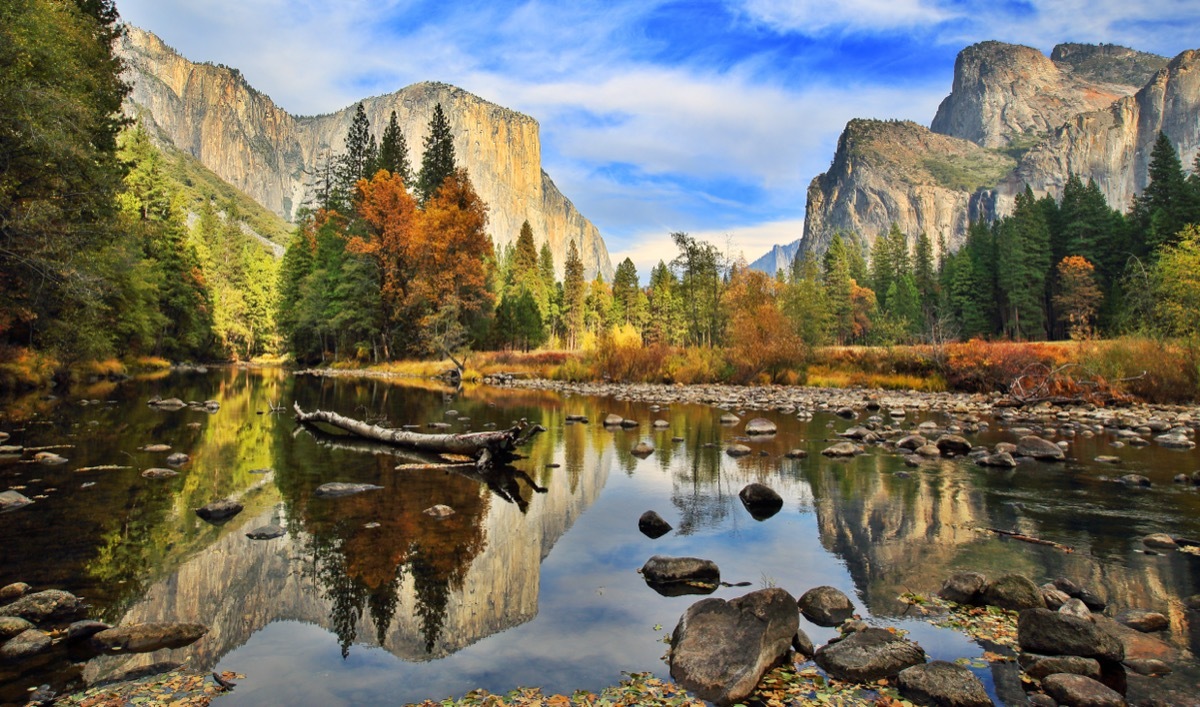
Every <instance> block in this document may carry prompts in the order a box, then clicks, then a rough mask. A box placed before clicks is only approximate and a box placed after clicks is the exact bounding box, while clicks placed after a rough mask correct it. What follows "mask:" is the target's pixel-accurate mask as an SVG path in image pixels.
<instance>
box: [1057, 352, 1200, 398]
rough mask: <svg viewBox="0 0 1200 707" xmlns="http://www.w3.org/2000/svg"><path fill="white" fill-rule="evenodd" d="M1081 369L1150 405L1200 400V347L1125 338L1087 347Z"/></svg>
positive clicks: (1081, 356)
mask: <svg viewBox="0 0 1200 707" xmlns="http://www.w3.org/2000/svg"><path fill="white" fill-rule="evenodd" d="M1079 363H1080V367H1081V368H1082V369H1083V370H1085V371H1087V372H1088V373H1089V374H1091V375H1092V376H1094V377H1096V378H1097V379H1099V380H1103V381H1105V383H1106V384H1107V385H1109V386H1111V387H1112V388H1113V389H1115V390H1117V391H1119V392H1122V393H1125V394H1128V395H1132V396H1134V397H1137V398H1139V399H1141V400H1144V401H1146V402H1150V403H1178V402H1189V401H1194V400H1196V399H1197V397H1198V396H1200V346H1197V342H1196V341H1195V340H1186V341H1183V342H1180V343H1167V342H1162V341H1155V340H1154V339H1149V338H1145V337H1125V338H1121V339H1115V340H1112V341H1104V342H1096V343H1092V344H1088V345H1087V346H1086V347H1084V348H1083V349H1082V350H1081V352H1080V356H1079Z"/></svg>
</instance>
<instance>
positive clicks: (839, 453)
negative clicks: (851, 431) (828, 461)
mask: <svg viewBox="0 0 1200 707" xmlns="http://www.w3.org/2000/svg"><path fill="white" fill-rule="evenodd" d="M862 453H863V449H862V447H860V446H858V445H857V444H854V443H853V442H838V443H837V444H835V445H833V446H832V447H827V448H825V449H822V450H821V454H823V455H825V456H827V457H844V458H845V457H853V456H855V455H858V454H862Z"/></svg>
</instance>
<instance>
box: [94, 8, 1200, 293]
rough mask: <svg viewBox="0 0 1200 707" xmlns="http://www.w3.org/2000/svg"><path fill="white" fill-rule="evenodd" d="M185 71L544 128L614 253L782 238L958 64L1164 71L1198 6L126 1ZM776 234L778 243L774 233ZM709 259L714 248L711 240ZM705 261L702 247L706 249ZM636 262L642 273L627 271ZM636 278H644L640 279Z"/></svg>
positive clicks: (1197, 26) (273, 92) (290, 104)
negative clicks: (1031, 53) (1017, 52)
mask: <svg viewBox="0 0 1200 707" xmlns="http://www.w3.org/2000/svg"><path fill="white" fill-rule="evenodd" d="M118 6H119V9H120V10H121V12H122V14H123V16H124V17H125V18H126V19H128V20H129V21H131V22H133V23H135V24H138V25H139V26H142V27H144V28H146V29H149V30H151V31H154V32H156V33H158V34H159V35H160V36H162V37H163V39H164V40H166V41H167V42H168V43H169V44H171V45H172V46H174V47H175V48H176V49H178V50H179V51H180V52H182V53H183V54H184V55H185V56H187V57H188V58H191V59H193V60H197V61H212V62H218V63H223V64H227V65H230V66H236V67H238V68H239V69H241V70H242V72H243V74H244V75H245V76H246V78H247V80H248V81H249V82H250V83H251V84H252V85H254V86H255V87H256V88H258V89H259V90H262V91H264V92H265V93H266V94H268V95H270V96H271V97H272V98H273V99H274V100H275V101H276V102H277V103H279V104H280V105H281V106H282V107H284V108H286V109H287V110H289V111H291V112H293V113H299V114H313V113H322V112H328V111H333V110H337V109H340V108H342V107H345V106H347V105H349V104H351V103H353V102H354V101H356V100H358V99H360V98H363V97H365V96H368V95H376V94H380V93H386V92H390V91H394V90H397V89H399V88H402V87H403V86H406V85H408V84H410V83H414V82H416V81H422V80H440V81H446V82H449V83H453V84H455V85H458V86H461V87H462V88H464V89H466V90H468V91H471V92H473V93H475V94H477V95H479V96H481V97H483V98H485V99H487V100H490V101H493V102H495V103H498V104H501V105H504V106H506V107H509V108H513V109H516V110H519V111H522V112H525V113H528V114H530V115H532V116H534V117H535V118H537V119H538V121H539V122H540V124H541V127H542V142H543V150H542V155H543V163H544V167H545V168H546V170H547V171H548V172H549V173H550V174H551V175H552V176H553V177H554V179H555V181H556V183H557V184H558V185H559V187H560V188H561V189H562V190H563V192H564V193H565V194H566V195H567V196H568V197H569V198H570V199H572V201H574V202H575V204H576V205H577V206H578V207H579V208H580V211H581V212H582V213H584V214H585V215H586V216H587V217H589V218H590V219H592V220H593V221H594V222H595V223H596V224H597V226H599V228H600V229H601V232H602V233H603V234H604V236H605V238H606V240H607V241H608V242H609V246H610V249H612V250H613V251H614V252H616V253H643V252H645V253H649V252H650V251H651V250H653V249H654V248H655V247H658V246H657V245H656V246H651V245H648V244H647V242H646V241H647V239H650V238H661V239H662V240H663V244H662V245H665V247H666V250H667V251H670V250H671V249H672V248H673V246H672V245H671V244H670V242H669V241H668V240H667V239H666V235H667V234H669V233H670V232H671V231H673V230H685V231H689V232H692V233H706V234H714V235H717V236H721V238H720V239H723V235H724V234H725V233H729V234H731V235H732V236H733V238H734V239H735V240H736V241H737V244H738V246H739V248H740V249H741V250H743V251H745V254H746V257H747V258H749V259H753V258H756V257H758V255H759V254H760V253H758V252H755V251H754V250H753V249H755V248H758V247H759V246H760V245H762V246H763V248H762V250H765V249H766V247H769V245H770V243H766V242H765V241H763V240H762V239H760V238H758V237H757V236H755V235H754V234H767V233H770V234H772V235H771V237H774V234H775V233H779V234H780V238H781V240H779V241H777V242H785V241H788V240H793V239H794V238H795V236H794V235H791V234H792V233H797V232H798V228H797V229H793V230H791V231H787V229H786V228H783V227H777V226H776V225H777V224H792V225H795V224H797V223H799V222H800V220H801V219H802V218H803V212H804V201H805V195H806V188H807V186H808V183H809V181H810V180H811V179H812V178H813V177H814V176H816V174H818V173H819V172H821V171H823V170H824V169H825V168H826V167H827V166H828V164H829V161H830V159H831V158H832V156H833V151H834V148H835V146H836V140H837V136H838V135H839V134H840V132H841V130H842V128H843V126H844V125H845V123H846V121H847V120H849V119H850V118H852V117H874V118H908V119H912V120H915V121H917V122H921V123H927V122H928V121H929V120H930V119H931V118H932V116H933V113H934V110H935V109H936V106H937V103H938V101H939V100H940V99H941V98H942V97H943V96H944V95H945V93H946V92H947V91H948V90H949V86H950V77H951V72H952V67H953V58H954V55H955V53H957V51H958V50H959V49H961V48H962V46H964V45H966V44H969V43H973V42H976V41H981V40H984V39H1000V40H1004V41H1010V42H1017V43H1023V44H1029V45H1032V46H1036V47H1038V48H1040V49H1043V50H1048V49H1049V48H1050V47H1051V46H1052V45H1053V44H1054V43H1056V42H1059V41H1084V42H1116V43H1125V44H1129V45H1132V46H1135V47H1136V48H1140V49H1145V50H1148V51H1155V52H1158V53H1163V54H1175V53H1177V52H1179V51H1181V50H1182V49H1185V48H1187V47H1186V46H1185V43H1188V42H1193V43H1194V42H1195V40H1194V38H1195V37H1197V36H1200V31H1198V30H1200V3H1196V2H1195V1H1194V0H1160V1H1159V2H1155V3H1131V2H1128V0H1086V1H1085V0H849V1H847V2H836V3H829V2H822V3H817V2H812V1H810V0H729V1H728V2H719V1H718V0H708V1H705V0H701V1H700V2H698V3H683V4H681V3H675V2H668V1H667V0H609V1H601V0H578V1H575V2H552V1H549V0H512V1H509V0H493V1H492V2H486V3H485V2H451V1H446V0H385V1H379V0H339V1H338V2H331V1H329V0H206V1H205V2H203V3H198V2H193V1H192V0H118ZM785 231H787V233H785ZM720 239H718V240H720ZM714 242H715V241H714ZM647 258H648V256H645V257H644V256H641V255H639V256H638V257H637V258H634V259H635V262H636V263H637V264H638V266H639V271H640V270H641V269H642V265H643V263H645V262H651V264H652V263H653V262H657V258H655V259H653V261H650V260H648V259H647ZM639 261H640V262H639Z"/></svg>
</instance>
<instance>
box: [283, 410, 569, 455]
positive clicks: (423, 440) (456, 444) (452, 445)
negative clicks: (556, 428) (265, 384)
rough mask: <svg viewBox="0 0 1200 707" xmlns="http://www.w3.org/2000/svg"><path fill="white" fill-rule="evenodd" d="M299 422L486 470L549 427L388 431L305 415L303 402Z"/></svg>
mask: <svg viewBox="0 0 1200 707" xmlns="http://www.w3.org/2000/svg"><path fill="white" fill-rule="evenodd" d="M293 407H294V409H295V410H296V420H297V421H299V422H301V423H303V424H310V425H311V424H314V423H317V422H323V423H325V424H327V425H331V426H333V427H336V428H338V429H340V430H344V431H346V432H349V433H350V434H353V435H355V436H357V437H360V438H362V439H367V440H371V441H373V442H382V443H384V444H390V445H395V446H397V447H403V448H405V449H413V450H416V451H419V452H431V453H434V454H461V455H465V456H468V457H471V458H472V459H474V460H475V465H476V466H477V467H479V468H484V467H487V466H490V465H492V464H507V463H508V462H510V461H512V460H514V459H517V458H518V456H519V455H518V454H517V453H516V450H517V447H520V446H522V445H524V444H525V443H527V442H528V441H529V440H530V439H532V438H533V436H534V435H536V434H537V433H538V432H544V431H545V429H546V428H544V427H542V426H541V425H536V424H529V423H527V422H525V421H524V420H522V421H521V422H520V423H518V424H517V425H515V426H513V427H512V428H510V429H507V430H492V431H488V432H466V433H463V434H423V433H421V432H410V431H409V430H402V429H389V428H386V427H380V426H378V425H372V424H369V423H367V422H363V421H361V420H356V419H354V418H352V417H346V416H344V415H339V414H337V413H336V412H329V411H326V410H313V411H312V412H305V411H304V410H302V409H301V408H300V403H294V404H293Z"/></svg>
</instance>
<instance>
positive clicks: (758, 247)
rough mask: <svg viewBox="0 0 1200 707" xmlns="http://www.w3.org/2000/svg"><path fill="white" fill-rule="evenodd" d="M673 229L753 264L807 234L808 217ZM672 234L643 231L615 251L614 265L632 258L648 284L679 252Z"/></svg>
mask: <svg viewBox="0 0 1200 707" xmlns="http://www.w3.org/2000/svg"><path fill="white" fill-rule="evenodd" d="M672 230H681V231H684V232H686V233H687V234H688V235H689V236H691V237H693V238H695V239H696V240H700V241H706V242H708V243H711V244H713V245H714V246H716V247H717V248H718V249H720V250H721V252H722V253H724V254H725V255H726V257H729V258H731V259H733V260H736V259H738V258H739V257H744V258H745V260H746V262H747V263H750V262H753V261H754V260H756V259H758V258H759V257H761V256H762V255H763V254H764V253H766V252H767V251H769V250H771V248H772V247H773V246H776V245H783V244H786V243H791V242H792V241H794V240H796V239H797V238H800V236H801V235H803V233H804V219H790V220H783V221H773V222H769V223H760V224H757V225H754V226H744V227H735V228H729V229H714V230H700V231H689V230H688V229H686V228H684V229H672ZM670 233H671V231H649V232H644V233H642V234H640V235H639V237H637V238H635V239H633V240H632V241H631V245H629V246H628V247H626V248H623V249H621V250H618V251H614V252H613V253H612V254H611V255H612V261H613V265H614V266H615V265H616V264H617V263H619V262H621V261H622V260H624V259H625V258H629V259H630V260H632V261H633V264H634V266H635V267H636V268H637V271H638V277H639V278H640V279H641V281H642V283H643V284H645V283H647V282H648V281H649V278H650V271H651V269H653V268H654V267H655V266H656V265H658V263H659V261H662V262H664V263H668V264H669V263H670V262H671V260H673V259H674V258H675V256H677V255H679V250H678V249H677V248H676V247H675V243H674V241H672V240H671V239H670V238H669V237H668V236H669V235H670Z"/></svg>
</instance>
